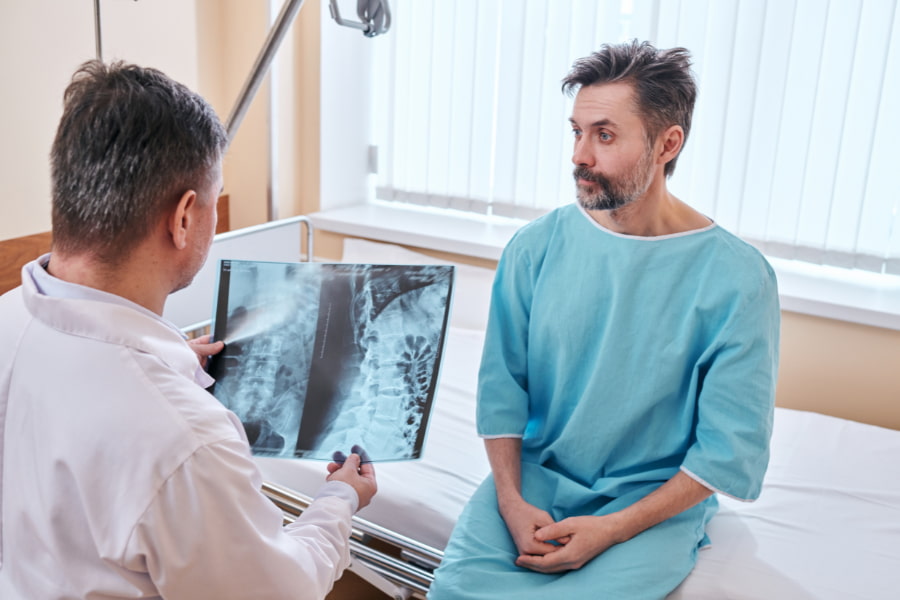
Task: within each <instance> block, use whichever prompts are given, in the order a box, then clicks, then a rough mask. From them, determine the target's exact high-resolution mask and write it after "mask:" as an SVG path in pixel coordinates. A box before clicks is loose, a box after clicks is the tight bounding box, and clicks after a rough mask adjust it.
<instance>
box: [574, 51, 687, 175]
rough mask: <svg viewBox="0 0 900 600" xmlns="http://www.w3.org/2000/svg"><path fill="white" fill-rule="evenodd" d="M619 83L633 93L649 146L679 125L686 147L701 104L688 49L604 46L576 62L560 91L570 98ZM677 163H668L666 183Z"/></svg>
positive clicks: (673, 161) (671, 161)
mask: <svg viewBox="0 0 900 600" xmlns="http://www.w3.org/2000/svg"><path fill="white" fill-rule="evenodd" d="M616 81H624V82H627V83H630V84H631V85H632V86H633V87H634V90H635V98H636V100H637V109H638V112H639V113H640V114H641V116H642V118H643V121H644V128H645V130H646V134H647V138H648V141H650V142H653V141H654V140H655V139H656V137H657V136H658V135H659V134H660V133H662V132H663V131H664V130H665V129H667V128H668V127H670V126H672V125H681V128H682V129H683V130H684V139H685V141H687V136H688V133H689V132H690V130H691V115H692V114H693V112H694V102H695V100H696V98H697V84H696V82H695V81H694V76H693V74H692V73H691V55H690V52H688V51H687V50H686V49H684V48H669V49H668V50H658V49H657V48H655V47H654V46H653V45H652V44H650V43H649V42H638V41H637V40H633V41H631V42H626V43H622V44H603V45H602V46H601V47H600V50H599V51H597V52H594V53H592V54H591V55H590V56H586V57H584V58H580V59H578V60H576V61H575V63H574V64H573V65H572V69H571V70H570V71H569V74H568V75H566V76H565V78H563V80H562V89H563V91H564V92H566V93H568V94H570V95H572V94H575V93H576V92H577V91H578V90H579V89H581V88H582V87H584V86H589V85H595V84H600V83H612V82H616ZM682 147H683V146H682ZM677 159H678V157H677V156H676V157H675V158H673V159H672V160H670V161H669V162H668V163H666V166H665V174H666V176H667V177H668V176H670V175H671V174H672V173H673V172H674V171H675V161H676V160H677Z"/></svg>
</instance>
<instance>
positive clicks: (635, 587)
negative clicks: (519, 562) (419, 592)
mask: <svg viewBox="0 0 900 600" xmlns="http://www.w3.org/2000/svg"><path fill="white" fill-rule="evenodd" d="M701 513H702V511H700V512H697V511H695V509H691V510H690V511H687V512H685V513H682V514H681V515H678V516H676V517H674V518H672V519H669V520H668V521H666V522H664V523H661V524H659V525H657V526H656V527H652V528H650V529H648V530H647V531H645V532H643V533H641V534H640V535H638V536H636V537H634V538H633V539H631V540H629V541H628V542H625V543H623V544H618V545H616V546H613V547H612V548H610V549H608V550H607V551H606V552H604V553H603V554H601V555H600V556H598V557H597V558H595V559H594V560H592V561H591V562H589V563H588V564H586V565H585V566H584V567H582V568H581V569H578V570H576V571H569V572H566V573H563V574H560V575H547V574H543V573H536V572H534V571H530V570H528V569H523V568H520V567H517V566H516V565H515V559H516V556H518V552H517V550H516V547H515V544H514V542H513V540H512V537H511V536H510V535H509V532H508V531H507V529H506V525H505V523H504V522H503V519H502V517H500V514H499V512H498V509H497V501H496V493H495V491H494V486H493V484H492V482H491V481H490V478H489V479H488V481H486V482H485V483H483V484H482V485H481V486H480V487H479V488H478V490H477V491H476V492H475V494H474V495H473V496H472V499H471V500H470V501H469V504H467V505H466V508H465V509H464V510H463V513H462V514H461V515H460V518H459V521H458V522H457V525H456V528H455V529H454V530H453V534H452V536H451V538H450V542H449V543H448V545H447V548H446V550H445V553H444V560H443V561H442V563H441V566H440V568H439V569H438V570H437V571H436V573H435V581H434V584H433V585H432V586H431V591H430V592H429V595H428V598H429V599H430V600H445V599H454V600H457V599H459V600H466V599H468V600H475V599H480V598H485V599H487V598H526V599H527V598H535V599H537V598H547V597H550V596H548V594H554V596H552V597H560V598H599V599H603V598H615V599H619V598H628V599H629V600H641V599H647V600H657V599H662V598H665V596H666V595H667V594H668V593H669V592H670V591H671V590H673V589H674V588H675V587H677V586H678V584H679V583H681V581H682V580H683V579H684V578H685V577H687V575H688V573H689V572H690V570H691V568H693V565H694V563H695V561H696V555H697V548H698V545H699V543H700V541H701V540H702V537H703V531H702V524H700V523H702V514H701ZM698 524H699V528H698Z"/></svg>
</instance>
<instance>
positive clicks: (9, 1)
mask: <svg viewBox="0 0 900 600" xmlns="http://www.w3.org/2000/svg"><path fill="white" fill-rule="evenodd" d="M101 7H102V14H101V23H102V30H103V56H104V59H106V60H111V59H115V58H119V59H124V60H128V61H130V62H136V63H138V64H142V65H146V66H153V67H157V68H160V69H162V70H163V71H165V72H166V73H167V74H169V75H170V76H172V77H173V78H175V79H177V80H179V81H181V82H182V83H185V84H186V85H188V86H189V87H191V88H192V89H195V90H197V91H198V92H199V93H200V94H201V95H203V96H204V97H205V98H207V100H209V102H210V103H211V104H212V106H213V108H214V109H215V110H216V112H217V113H218V114H219V116H220V117H221V118H222V120H223V121H225V120H226V119H227V117H228V115H229V114H230V112H231V109H232V107H233V105H234V103H235V101H236V99H237V97H238V94H239V92H240V89H241V87H242V85H243V83H244V81H245V79H246V78H247V76H248V75H249V73H250V70H251V67H252V65H253V63H254V61H255V60H256V57H257V55H258V53H259V51H260V49H261V48H262V46H263V42H264V40H265V37H266V34H267V32H268V29H269V22H268V2H267V0H154V1H153V2H122V1H119V2H116V1H106V2H101ZM319 15H320V4H319V3H318V2H305V3H304V6H303V8H302V10H301V11H300V15H299V16H298V18H297V20H296V22H295V23H294V25H293V27H292V28H291V30H290V32H289V33H288V39H286V40H285V43H284V44H283V45H282V47H281V51H280V52H279V54H278V57H277V62H278V65H279V67H280V68H281V69H282V71H283V72H284V76H283V77H282V82H283V85H282V86H281V88H280V90H281V91H280V94H279V102H280V104H279V108H280V109H281V111H282V116H283V120H284V123H286V124H287V128H286V131H284V135H283V136H282V140H281V145H280V147H281V150H282V154H283V156H284V157H285V159H284V162H283V164H282V165H280V167H281V168H280V169H279V173H280V176H279V177H278V179H277V184H278V185H277V186H276V187H277V189H278V191H279V192H280V194H279V196H278V199H277V200H278V213H279V215H278V216H280V217H287V216H292V215H295V214H300V213H301V212H308V211H312V210H315V209H316V208H317V207H318V61H319V50H318V44H319V35H318V34H319ZM95 56H96V52H95V37H94V12H93V3H92V2H89V1H79V2H69V1H61V0H28V1H27V2H22V1H18V0H0V69H2V70H0V75H2V78H3V79H2V80H3V81H4V93H3V94H2V95H0V140H2V142H0V182H2V186H3V187H2V189H3V192H4V193H3V196H2V198H0V240H5V239H10V238H13V237H19V236H23V235H29V234H33V233H38V232H43V231H48V230H49V229H50V178H49V165H48V154H49V150H50V145H51V143H52V140H53V135H54V133H55V129H56V124H57V122H58V120H59V117H60V114H61V112H62V93H63V90H64V89H65V86H66V84H67V82H68V81H69V78H70V77H71V75H72V73H73V72H74V70H75V68H76V67H77V66H78V65H79V64H80V63H81V62H82V61H84V60H87V59H90V58H94V57H95ZM310 90H313V93H310ZM268 105H269V82H268V78H267V79H266V81H265V83H264V84H263V86H262V87H261V89H260V91H259V93H258V94H257V96H256V97H255V99H254V101H253V103H252V104H251V106H250V110H249V111H248V113H247V116H246V117H245V119H244V121H243V123H242V125H241V128H240V129H239V131H238V134H237V136H236V138H235V140H234V142H233V143H232V146H231V148H230V149H229V152H228V155H227V156H226V158H225V173H224V175H225V192H226V193H228V194H229V196H230V197H231V222H232V227H233V228H238V227H245V226H248V225H254V224H257V223H262V222H264V221H266V220H267V216H268V215H267V212H268V211H267V204H268V203H267V188H268V185H269V175H268V157H269V133H268V118H269V106H268ZM301 182H302V183H301Z"/></svg>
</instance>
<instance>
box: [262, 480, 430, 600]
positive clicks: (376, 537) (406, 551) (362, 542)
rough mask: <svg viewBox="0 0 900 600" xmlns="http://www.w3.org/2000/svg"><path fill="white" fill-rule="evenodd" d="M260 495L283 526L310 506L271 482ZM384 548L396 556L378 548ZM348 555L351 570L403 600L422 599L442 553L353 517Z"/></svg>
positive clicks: (264, 486)
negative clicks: (281, 517) (280, 515)
mask: <svg viewBox="0 0 900 600" xmlns="http://www.w3.org/2000/svg"><path fill="white" fill-rule="evenodd" d="M262 492H263V494H265V495H266V497H268V498H269V499H270V500H271V501H272V502H273V503H274V504H275V505H276V506H277V507H278V508H280V509H281V511H282V513H283V514H284V522H285V524H287V523H292V522H293V521H294V520H295V519H296V518H297V517H299V516H300V515H301V514H302V513H303V511H304V510H305V509H306V508H307V507H308V506H309V505H310V503H311V502H312V499H311V498H310V497H308V496H306V495H304V494H301V493H299V492H297V491H295V490H291V489H289V488H286V487H283V486H280V485H278V484H275V483H272V482H264V483H263V487H262ZM384 545H387V546H388V547H389V548H390V549H392V550H393V551H394V553H395V554H393V553H389V552H386V551H385V550H383V549H382V548H380V547H379V546H384ZM350 555H351V557H352V562H351V565H350V570H352V571H354V572H356V573H357V574H358V575H360V576H362V577H363V578H365V579H367V580H368V581H369V582H370V583H372V584H373V585H375V586H376V587H378V588H379V589H381V590H382V591H384V592H385V593H387V594H388V595H390V596H392V597H393V598H395V599H397V600H405V599H407V598H410V597H415V598H425V594H426V593H427V592H428V589H429V587H430V586H431V582H432V581H433V580H434V569H436V568H437V566H438V565H439V564H440V562H441V559H442V558H443V556H444V553H443V552H442V551H440V550H438V549H436V548H433V547H431V546H428V545H426V544H422V543H421V542H418V541H416V540H414V539H411V538H408V537H406V536H404V535H400V534H398V533H395V532H393V531H391V530H389V529H386V528H384V527H381V526H380V525H377V524H375V523H372V522H370V521H367V520H365V519H362V518H360V517H358V516H355V517H353V525H352V531H351V534H350ZM360 567H363V569H360ZM365 570H368V571H369V572H370V573H366V572H365ZM360 571H363V572H360ZM372 573H374V574H375V575H376V576H377V577H380V578H383V580H385V581H387V582H388V583H389V584H390V585H388V586H384V585H380V583H379V582H378V581H376V580H373V579H372V578H371V577H370V576H369V575H371V574H372Z"/></svg>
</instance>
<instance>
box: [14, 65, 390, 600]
mask: <svg viewBox="0 0 900 600" xmlns="http://www.w3.org/2000/svg"><path fill="white" fill-rule="evenodd" d="M226 144H227V139H226V134H225V131H224V129H223V127H222V125H221V123H220V122H219V119H218V118H217V117H216V115H215V113H214V112H213V111H212V109H211V108H210V106H209V105H208V104H207V103H206V102H205V101H204V100H203V99H202V98H200V97H199V96H198V95H196V94H194V93H193V92H191V91H190V90H188V89H187V88H186V87H184V86H182V85H180V84H178V83H176V82H174V81H172V80H171V79H169V78H167V77H166V76H165V75H163V74H162V73H160V72H159V71H155V70H153V69H145V68H140V67H137V66H133V65H125V64H122V63H117V64H113V65H104V64H102V63H100V62H88V63H85V64H84V65H83V66H82V67H81V68H80V69H79V70H78V72H76V73H75V76H74V77H73V79H72V82H71V84H70V85H69V87H68V89H67V90H66V92H65V96H64V113H63V116H62V120H61V122H60V124H59V129H58V131H57V135H56V139H55V141H54V143H53V148H52V152H51V163H52V180H53V251H52V253H51V254H49V255H46V256H43V257H41V258H39V259H38V260H36V261H34V262H32V263H30V264H28V265H27V266H25V267H24V268H23V270H22V286H21V287H19V288H16V289H15V290H13V291H11V292H9V293H7V294H6V295H4V296H2V297H0V470H2V481H3V487H2V492H0V506H2V520H0V540H2V544H0V597H2V598H4V599H5V600H13V599H19V598H21V599H32V598H43V599H51V598H76V597H77V598H95V599H101V598H160V597H162V598H170V599H171V598H186V599H188V598H189V599H197V598H217V599H227V598H250V597H252V598H293V599H296V598H323V597H324V596H325V594H326V593H327V592H328V590H329V589H330V588H331V586H332V584H333V582H334V580H335V579H336V578H337V577H339V576H340V575H341V572H342V571H343V569H344V568H345V567H346V566H347V565H348V563H349V550H348V537H349V534H350V519H351V516H352V515H353V513H354V512H355V511H356V510H358V509H359V508H361V507H363V506H365V505H366V504H368V503H369V501H370V500H371V498H372V496H373V495H374V493H375V490H376V483H375V474H374V471H373V469H372V466H371V465H370V464H365V465H360V460H359V456H358V455H357V454H352V455H351V456H350V457H349V458H348V459H347V460H346V462H344V464H343V466H338V465H337V464H331V465H329V466H328V471H329V475H328V476H327V480H328V481H327V482H326V483H325V484H324V485H323V486H322V488H321V491H320V492H319V494H318V496H317V498H316V499H315V501H314V502H313V504H312V506H311V507H310V508H309V509H308V510H307V511H306V512H304V513H303V515H302V517H301V518H300V519H299V520H298V521H297V522H296V523H294V524H292V525H290V526H288V527H284V528H283V527H282V515H281V512H280V511H279V510H278V509H277V508H276V507H275V506H274V505H273V504H272V503H271V502H270V501H269V500H268V499H267V498H266V497H265V496H263V495H262V493H261V492H260V485H261V477H260V474H259V471H258V470H257V468H256V466H255V464H254V462H253V461H252V459H251V455H250V450H249V447H248V445H247V441H246V437H245V436H244V433H243V430H242V428H241V425H240V422H239V421H238V420H237V419H236V417H235V416H234V415H233V414H232V413H231V412H229V411H228V410H226V409H225V408H224V407H223V406H221V405H220V404H219V403H218V402H217V401H216V400H215V398H213V397H212V396H211V395H209V394H208V393H207V392H206V391H205V389H204V388H206V387H208V386H209V385H210V384H211V383H212V381H211V378H210V377H209V376H208V375H207V374H206V373H205V372H204V371H203V370H202V368H201V367H200V364H199V362H198V360H197V354H195V352H194V351H193V350H192V348H191V347H190V346H189V345H188V344H187V343H185V341H184V340H183V339H182V336H181V335H180V332H179V331H178V330H177V329H176V328H175V327H174V326H173V325H171V324H170V323H168V322H166V321H165V320H163V319H162V318H161V317H160V315H161V314H162V312H163V305H164V303H165V301H166V297H167V296H168V295H169V294H170V293H172V292H174V291H175V290H178V289H180V288H182V287H184V286H186V285H188V283H190V281H191V279H192V278H193V276H194V274H195V273H196V272H197V270H198V269H199V268H200V266H201V265H202V264H203V262H204V260H205V258H206V254H207V251H208V249H209V245H210V243H211V240H212V236H213V233H214V231H215V225H216V200H217V196H218V194H219V192H220V190H221V187H222V176H221V162H222V156H223V154H224V152H225V150H226ZM199 350H200V351H201V352H205V353H214V352H216V351H218V350H221V346H220V345H219V347H215V346H204V347H200V348H199Z"/></svg>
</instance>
